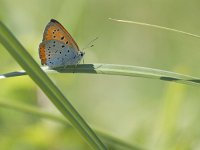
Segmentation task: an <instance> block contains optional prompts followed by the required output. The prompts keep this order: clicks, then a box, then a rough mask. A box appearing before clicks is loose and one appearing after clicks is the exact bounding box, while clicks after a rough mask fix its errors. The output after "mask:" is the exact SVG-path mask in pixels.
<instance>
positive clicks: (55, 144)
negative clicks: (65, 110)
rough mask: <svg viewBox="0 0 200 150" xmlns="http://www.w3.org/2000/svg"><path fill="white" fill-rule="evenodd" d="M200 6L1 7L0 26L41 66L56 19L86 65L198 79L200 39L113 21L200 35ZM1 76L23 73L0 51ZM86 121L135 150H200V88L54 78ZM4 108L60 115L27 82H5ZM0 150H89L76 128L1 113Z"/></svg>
mask: <svg viewBox="0 0 200 150" xmlns="http://www.w3.org/2000/svg"><path fill="white" fill-rule="evenodd" d="M199 14H200V1H198V0H190V1H183V0H176V1H174V0H149V1H144V0H123V1H117V0H98V1H97V0H96V1H94V0H56V1H55V0H43V1H41V0H17V1H14V0H0V19H1V21H2V22H4V23H5V24H6V25H7V26H8V27H9V29H10V30H11V31H12V32H13V34H14V35H15V36H16V37H17V38H18V39H19V41H20V42H21V43H22V44H23V46H24V47H25V48H26V49H27V50H28V52H29V53H30V54H31V55H32V56H33V57H34V59H35V60H36V61H37V62H38V64H40V60H39V57H38V45H39V43H40V42H41V40H42V34H43V30H44V28H45V26H46V24H47V23H48V22H49V20H50V19H51V18H54V19H56V20H58V21H59V22H61V23H62V24H63V26H64V27H66V29H67V30H68V31H69V32H70V33H71V35H72V36H73V37H74V39H75V40H76V42H77V43H78V45H79V47H80V48H81V49H82V48H84V47H85V46H86V45H87V44H88V43H89V42H90V41H91V40H93V39H94V38H96V37H99V39H98V40H97V41H95V43H94V45H95V46H94V47H92V48H90V49H86V50H85V52H86V55H85V63H112V64H125V65H136V66H144V67H151V68H158V69H163V70H169V71H174V72H178V73H183V74H188V75H193V76H197V77H198V76H200V69H199V68H200V66H199V58H200V50H199V47H200V42H199V41H200V39H197V38H193V37H189V36H185V35H181V34H178V33H173V32H168V31H162V30H158V29H153V28H149V27H142V26H137V25H130V24H123V23H116V22H113V21H110V20H108V18H109V17H111V18H117V19H127V20H133V21H141V22H146V23H152V24H158V25H162V26H167V27H171V28H176V29H179V30H184V31H187V32H191V33H196V34H200V19H198V16H199ZM0 63H1V65H0V73H6V72H11V71H16V70H20V69H21V68H20V66H19V65H18V64H17V63H16V61H15V60H14V59H13V58H12V57H11V56H10V55H9V54H8V52H7V51H6V49H5V48H3V47H2V46H1V45H0ZM49 76H50V77H51V79H52V80H53V81H54V82H55V84H56V85H57V86H58V87H59V88H60V89H61V91H62V92H63V93H64V94H65V95H66V96H67V98H68V99H69V100H70V102H71V103H72V104H73V105H74V106H75V108H76V109H77V110H78V111H79V113H80V114H81V115H82V116H83V118H84V119H85V120H86V121H87V122H88V123H89V124H90V125H91V126H92V127H94V128H97V129H100V130H102V131H104V132H107V133H109V134H110V135H113V136H115V137H117V138H120V139H123V140H124V141H127V142H129V143H133V144H134V143H135V144H137V145H141V146H143V147H146V148H148V149H159V150H160V149H162V150H169V149H170V150H189V149H193V150H199V149H200V142H199V141H200V128H199V126H200V120H199V117H200V99H199V97H200V92H199V87H194V86H187V85H181V84H175V83H169V82H163V81H159V80H151V79H144V78H130V77H121V76H108V75H89V74H50V75H49ZM0 100H1V101H6V102H11V103H12V102H13V103H25V104H29V105H33V106H36V107H38V108H39V109H40V110H44V111H47V112H50V113H53V114H58V115H60V114H59V112H58V111H57V110H56V108H55V107H54V106H53V105H52V104H51V103H50V101H49V100H48V99H47V98H46V97H45V95H44V94H43V93H42V92H41V91H40V89H39V88H38V87H37V86H36V85H35V84H34V82H33V81H32V80H31V79H30V78H29V77H28V76H24V77H17V78H10V79H4V80H1V81H0ZM0 149H2V150H27V149H29V150H36V149H37V150H49V149H51V150H63V149H76V150H83V149H90V148H89V147H88V145H87V144H86V143H85V142H84V141H83V140H82V138H81V137H80V136H79V134H78V133H77V132H76V131H75V130H74V129H73V128H66V127H65V126H64V125H61V124H59V123H56V122H53V121H50V120H46V119H41V118H38V117H36V116H34V115H29V114H25V113H21V112H17V111H15V110H8V109H4V108H2V107H1V108H0Z"/></svg>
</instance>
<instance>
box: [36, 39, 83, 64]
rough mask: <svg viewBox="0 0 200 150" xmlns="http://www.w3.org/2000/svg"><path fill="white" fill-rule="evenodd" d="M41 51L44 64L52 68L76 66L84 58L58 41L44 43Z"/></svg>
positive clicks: (41, 45)
mask: <svg viewBox="0 0 200 150" xmlns="http://www.w3.org/2000/svg"><path fill="white" fill-rule="evenodd" d="M39 51H40V59H41V62H42V64H46V65H47V66H49V67H50V68H55V67H61V66H68V65H75V64H78V63H79V62H80V60H81V59H82V57H83V56H82V55H81V53H80V52H76V51H74V49H73V48H72V47H69V45H67V44H64V43H63V42H60V41H58V40H48V41H43V42H42V43H41V44H40V49H39Z"/></svg>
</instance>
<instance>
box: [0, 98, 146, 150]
mask: <svg viewBox="0 0 200 150" xmlns="http://www.w3.org/2000/svg"><path fill="white" fill-rule="evenodd" d="M0 107H2V108H4V109H12V110H16V111H20V112H24V113H26V114H27V113H28V114H31V115H35V116H38V117H40V118H46V119H49V120H53V121H55V122H59V123H62V124H64V125H65V127H66V128H71V125H70V124H69V123H68V122H67V121H66V119H65V118H63V117H60V116H57V115H53V114H50V113H47V112H44V111H41V110H39V109H38V108H36V107H33V106H28V105H26V104H22V103H21V104H19V103H13V102H12V103H10V102H5V101H0ZM95 131H96V133H98V135H99V136H101V137H102V139H103V141H105V142H106V143H109V144H111V145H112V146H119V147H122V148H123V149H128V150H129V149H130V150H144V149H143V148H140V147H139V146H135V145H132V144H129V143H127V142H125V141H122V140H121V139H118V138H116V137H113V136H110V135H109V134H107V133H105V132H102V131H99V130H96V129H95Z"/></svg>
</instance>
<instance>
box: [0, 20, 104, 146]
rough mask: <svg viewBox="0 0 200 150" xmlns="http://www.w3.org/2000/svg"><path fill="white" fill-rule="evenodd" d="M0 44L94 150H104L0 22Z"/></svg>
mask: <svg viewBox="0 0 200 150" xmlns="http://www.w3.org/2000/svg"><path fill="white" fill-rule="evenodd" d="M0 42H1V43H2V45H3V46H4V47H5V48H6V49H7V50H8V52H9V53H10V55H12V56H13V58H15V60H16V61H17V62H18V63H19V64H20V65H21V67H22V68H23V69H24V70H25V71H26V73H27V74H28V75H29V76H30V78H31V79H32V80H33V81H34V82H35V83H36V84H37V85H38V86H39V87H40V88H41V89H42V90H43V92H44V93H45V94H46V95H47V96H48V97H49V99H50V100H51V101H52V103H53V104H54V105H55V106H56V107H57V108H58V109H59V111H60V112H61V113H62V114H63V115H64V116H65V117H66V118H67V119H68V120H69V121H70V122H71V124H72V125H73V126H74V127H75V128H76V129H77V130H78V131H79V133H80V134H81V135H82V137H83V138H84V139H85V140H86V141H87V142H88V144H89V145H90V146H91V147H93V148H94V149H100V150H105V149H106V147H105V146H104V144H103V143H102V142H101V141H100V140H99V138H98V137H97V136H96V134H95V133H94V132H93V131H92V129H91V128H90V127H89V126H88V125H87V123H86V122H85V121H84V119H83V118H82V117H81V116H80V115H79V113H78V112H77V111H76V110H75V108H74V107H73V106H72V105H71V104H70V102H69V101H68V100H67V98H66V97H65V96H64V95H63V94H62V93H61V91H60V90H59V89H58V88H57V87H56V86H55V85H54V83H53V82H52V81H51V80H50V79H49V77H48V76H47V75H46V74H45V73H44V72H43V70H42V69H41V68H40V67H39V65H38V64H37V63H36V62H35V61H34V59H33V58H32V57H31V56H30V55H29V53H28V52H27V51H26V50H25V49H24V47H23V46H22V45H21V44H20V43H19V42H18V40H17V39H16V38H15V37H14V36H13V35H12V33H11V32H10V31H9V30H8V28H7V27H6V26H5V25H4V24H3V23H2V22H1V21H0Z"/></svg>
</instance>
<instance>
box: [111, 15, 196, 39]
mask: <svg viewBox="0 0 200 150" xmlns="http://www.w3.org/2000/svg"><path fill="white" fill-rule="evenodd" d="M108 19H109V20H112V21H116V22H121V23H130V24H136V25H140V26H147V27H152V28H157V29H162V30H167V31H172V32H177V33H181V34H185V35H189V36H192V37H195V38H200V35H197V34H192V33H189V32H185V31H181V30H177V29H173V28H168V27H163V26H159V25H155V24H148V23H144V22H137V21H130V20H120V19H113V18H108Z"/></svg>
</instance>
